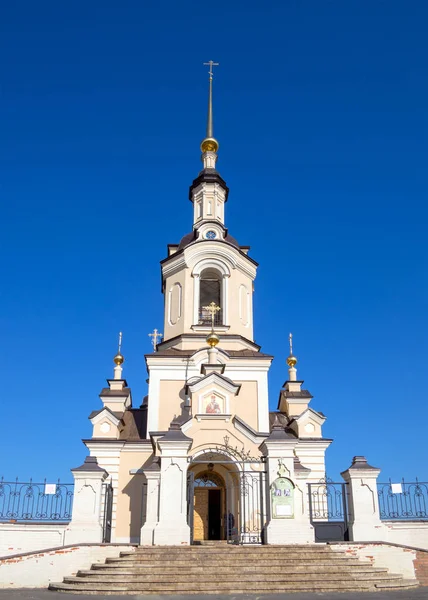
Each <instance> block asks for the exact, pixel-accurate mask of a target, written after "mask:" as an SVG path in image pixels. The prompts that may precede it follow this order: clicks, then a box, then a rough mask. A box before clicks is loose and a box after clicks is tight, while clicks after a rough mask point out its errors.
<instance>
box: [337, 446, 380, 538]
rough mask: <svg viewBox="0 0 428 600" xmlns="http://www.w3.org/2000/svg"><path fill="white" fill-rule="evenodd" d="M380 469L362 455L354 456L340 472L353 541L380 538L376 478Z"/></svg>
mask: <svg viewBox="0 0 428 600" xmlns="http://www.w3.org/2000/svg"><path fill="white" fill-rule="evenodd" d="M379 473H380V469H376V467H371V466H370V465H369V464H367V459H366V458H365V457H364V456H354V458H353V459H352V465H351V466H350V467H349V469H347V470H346V471H344V472H343V473H341V475H342V477H343V479H344V480H345V481H346V483H347V484H348V492H349V513H350V520H349V528H350V537H351V540H352V541H354V542H370V541H379V540H380V539H382V530H383V526H382V522H381V520H380V516H379V498H378V493H377V478H378V476H379Z"/></svg>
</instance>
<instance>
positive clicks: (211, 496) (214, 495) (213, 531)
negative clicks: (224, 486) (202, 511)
mask: <svg viewBox="0 0 428 600" xmlns="http://www.w3.org/2000/svg"><path fill="white" fill-rule="evenodd" d="M208 539H209V540H219V539H221V490H208Z"/></svg>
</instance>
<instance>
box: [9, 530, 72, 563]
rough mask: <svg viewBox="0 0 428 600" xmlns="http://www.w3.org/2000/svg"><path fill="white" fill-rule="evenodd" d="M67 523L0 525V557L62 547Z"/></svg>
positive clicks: (64, 542)
mask: <svg viewBox="0 0 428 600" xmlns="http://www.w3.org/2000/svg"><path fill="white" fill-rule="evenodd" d="M67 527H68V524H67V523H63V524H61V523H40V524H35V523H0V557H3V556H8V555H10V554H20V553H21V552H32V551H34V550H42V549H43V548H57V547H58V546H64V544H66V543H67V542H66V541H65V533H66V529H67Z"/></svg>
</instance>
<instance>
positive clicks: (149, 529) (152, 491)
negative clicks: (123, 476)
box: [140, 470, 160, 546]
mask: <svg viewBox="0 0 428 600" xmlns="http://www.w3.org/2000/svg"><path fill="white" fill-rule="evenodd" d="M144 475H145V476H146V479H147V496H146V520H145V523H144V525H143V526H142V528H141V534H140V544H141V545H142V546H152V545H153V531H154V529H155V527H156V525H157V522H158V508H159V481H160V470H156V471H145V472H144Z"/></svg>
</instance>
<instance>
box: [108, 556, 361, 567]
mask: <svg viewBox="0 0 428 600" xmlns="http://www.w3.org/2000/svg"><path fill="white" fill-rule="evenodd" d="M165 563H168V565H170V566H181V567H183V566H189V564H191V565H192V566H195V567H196V566H205V567H209V566H210V565H211V566H217V567H219V568H221V567H222V566H223V565H224V564H225V563H227V565H228V566H230V567H232V566H235V567H236V568H237V569H239V568H241V567H242V566H245V565H251V566H253V567H256V566H263V567H266V566H267V567H268V566H270V565H272V566H278V565H284V564H285V563H287V564H288V565H308V566H310V565H330V564H337V565H341V564H343V565H345V564H354V565H357V564H370V562H369V561H366V562H365V563H361V562H360V561H359V560H358V559H357V558H347V557H344V558H339V557H332V558H331V559H323V560H321V559H318V560H315V559H306V560H302V559H299V558H290V559H286V560H284V559H282V558H271V559H262V558H259V559H257V558H256V557H255V558H253V559H251V560H248V559H245V558H241V559H239V560H238V559H234V560H231V559H228V558H227V557H225V558H223V559H213V560H203V559H201V558H199V557H195V558H194V559H192V560H191V561H188V560H185V559H183V557H182V558H181V560H180V559H179V558H177V559H176V560H169V559H167V558H162V559H158V560H153V559H143V560H126V559H120V558H107V560H106V565H109V566H110V565H117V566H126V567H132V566H136V567H140V566H141V567H156V566H160V565H162V564H165Z"/></svg>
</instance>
